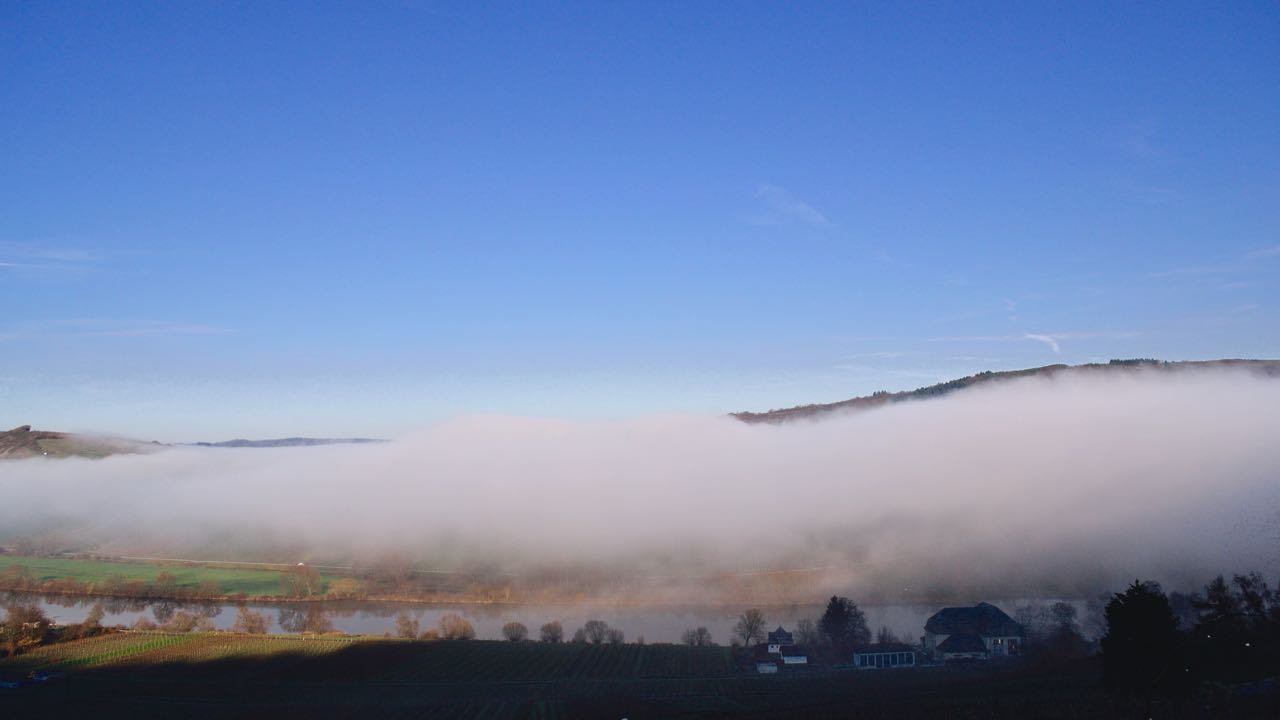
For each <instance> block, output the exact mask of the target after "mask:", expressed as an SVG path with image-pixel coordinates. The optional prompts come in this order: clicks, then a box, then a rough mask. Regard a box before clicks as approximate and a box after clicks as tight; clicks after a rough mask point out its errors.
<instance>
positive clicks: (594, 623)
mask: <svg viewBox="0 0 1280 720" xmlns="http://www.w3.org/2000/svg"><path fill="white" fill-rule="evenodd" d="M582 634H583V636H584V637H585V638H586V639H587V641H588V642H590V643H591V644H592V645H599V644H600V643H602V642H604V641H605V640H607V639H609V623H607V622H605V621H603V620H588V621H587V622H586V624H585V625H583V626H582ZM575 637H576V636H575Z"/></svg>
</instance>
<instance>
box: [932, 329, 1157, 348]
mask: <svg viewBox="0 0 1280 720" xmlns="http://www.w3.org/2000/svg"><path fill="white" fill-rule="evenodd" d="M1138 335H1141V333H1139V332H1136V331H1132V330H1112V331H1102V332H1056V333H1030V332H1024V333H1022V334H1021V335H948V336H943V337H933V338H926V339H925V342H948V343H949V342H1022V341H1025V340H1034V341H1035V342H1038V343H1043V344H1044V345H1045V346H1046V347H1048V348H1049V349H1050V350H1052V351H1054V352H1055V353H1057V352H1062V345H1061V343H1062V341H1063V340H1093V339H1120V338H1130V337H1136V336H1138Z"/></svg>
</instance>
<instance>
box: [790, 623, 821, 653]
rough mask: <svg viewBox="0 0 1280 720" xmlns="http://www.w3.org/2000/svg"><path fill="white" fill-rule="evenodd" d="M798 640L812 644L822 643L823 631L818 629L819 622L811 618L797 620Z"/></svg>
mask: <svg viewBox="0 0 1280 720" xmlns="http://www.w3.org/2000/svg"><path fill="white" fill-rule="evenodd" d="M796 642H798V643H800V644H801V645H810V646H813V645H820V644H822V633H821V632H820V631H819V630H818V624H817V623H815V622H814V621H812V620H810V619H809V618H805V619H803V620H801V621H799V622H797V623H796Z"/></svg>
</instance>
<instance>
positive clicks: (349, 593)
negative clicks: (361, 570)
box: [325, 577, 366, 600]
mask: <svg viewBox="0 0 1280 720" xmlns="http://www.w3.org/2000/svg"><path fill="white" fill-rule="evenodd" d="M365 592H366V590H365V587H364V583H362V582H360V581H359V580H357V579H355V578H348V577H344V578H338V579H337V580H334V581H333V584H331V585H330V586H329V592H327V593H325V596H326V597H331V598H337V599H340V600H352V599H358V598H362V597H364V596H365Z"/></svg>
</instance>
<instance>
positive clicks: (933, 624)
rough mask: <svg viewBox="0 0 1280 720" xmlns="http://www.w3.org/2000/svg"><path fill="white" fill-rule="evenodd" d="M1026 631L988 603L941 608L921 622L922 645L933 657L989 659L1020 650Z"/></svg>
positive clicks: (951, 659)
mask: <svg viewBox="0 0 1280 720" xmlns="http://www.w3.org/2000/svg"><path fill="white" fill-rule="evenodd" d="M1025 644H1026V631H1024V630H1023V628H1022V626H1021V625H1019V624H1018V623H1016V622H1014V621H1013V618H1011V617H1009V616H1008V615H1006V614H1005V613H1004V611H1003V610H1001V609H1000V608H998V607H996V606H995V605H992V604H991V603H985V602H982V603H978V604H977V605H974V606H973V607H949V608H943V609H941V610H939V611H938V612H936V613H934V614H933V617H931V618H929V621H928V622H926V623H925V625H924V649H925V652H926V653H928V654H929V655H930V656H931V657H933V658H934V659H935V660H943V661H958V660H989V659H991V658H1002V657H1013V656H1017V655H1021V654H1022V648H1023V646H1024V645H1025Z"/></svg>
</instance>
